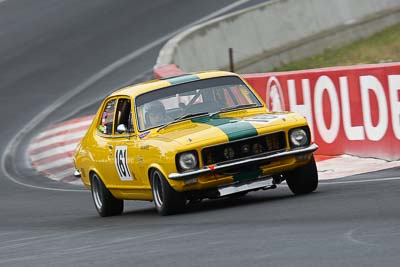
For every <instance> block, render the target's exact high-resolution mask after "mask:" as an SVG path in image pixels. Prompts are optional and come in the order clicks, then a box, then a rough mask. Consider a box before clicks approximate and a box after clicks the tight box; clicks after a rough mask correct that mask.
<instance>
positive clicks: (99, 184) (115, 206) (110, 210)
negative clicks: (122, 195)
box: [90, 173, 124, 217]
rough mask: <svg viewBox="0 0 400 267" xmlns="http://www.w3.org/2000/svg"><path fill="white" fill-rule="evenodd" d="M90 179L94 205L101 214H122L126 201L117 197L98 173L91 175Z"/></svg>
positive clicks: (103, 215) (104, 215)
mask: <svg viewBox="0 0 400 267" xmlns="http://www.w3.org/2000/svg"><path fill="white" fill-rule="evenodd" d="M90 180H91V188H92V190H91V191H92V197H93V202H94V206H95V207H96V210H97V212H98V213H99V215H100V216H102V217H108V216H113V215H119V214H121V213H122V211H123V210H124V201H123V200H121V199H117V198H115V197H114V196H113V195H112V194H111V192H110V191H109V190H108V189H107V188H106V186H105V185H104V183H103V181H102V180H101V179H100V177H99V176H98V175H97V174H96V173H93V174H92V175H91V179H90Z"/></svg>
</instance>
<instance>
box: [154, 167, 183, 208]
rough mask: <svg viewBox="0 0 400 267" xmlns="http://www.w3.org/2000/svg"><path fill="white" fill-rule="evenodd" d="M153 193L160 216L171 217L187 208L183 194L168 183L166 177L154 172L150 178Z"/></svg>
mask: <svg viewBox="0 0 400 267" xmlns="http://www.w3.org/2000/svg"><path fill="white" fill-rule="evenodd" d="M150 181H151V191H152V193H153V199H154V205H155V206H156V209H157V212H158V213H159V214H160V215H163V216H165V215H170V214H175V213H179V212H182V211H183V210H184V209H185V206H186V197H185V195H184V194H183V193H179V192H176V191H175V190H174V189H173V188H172V187H171V186H170V185H169V183H168V182H167V180H166V179H165V177H164V175H162V173H161V172H160V171H158V170H154V171H153V172H152V173H151V176H150Z"/></svg>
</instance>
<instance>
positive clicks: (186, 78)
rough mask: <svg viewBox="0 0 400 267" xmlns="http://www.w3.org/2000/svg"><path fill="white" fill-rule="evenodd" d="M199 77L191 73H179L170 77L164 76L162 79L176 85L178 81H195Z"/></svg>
mask: <svg viewBox="0 0 400 267" xmlns="http://www.w3.org/2000/svg"><path fill="white" fill-rule="evenodd" d="M199 79H200V78H199V77H198V76H196V75H193V74H184V75H180V76H176V77H172V78H166V79H163V80H164V81H167V82H170V83H171V84H173V85H177V84H180V83H186V82H191V81H195V80H199Z"/></svg>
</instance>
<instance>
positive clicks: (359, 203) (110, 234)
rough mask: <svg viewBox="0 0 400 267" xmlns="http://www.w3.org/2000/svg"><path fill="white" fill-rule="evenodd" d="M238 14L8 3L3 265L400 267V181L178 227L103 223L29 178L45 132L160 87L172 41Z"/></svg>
mask: <svg viewBox="0 0 400 267" xmlns="http://www.w3.org/2000/svg"><path fill="white" fill-rule="evenodd" d="M229 3H231V1H228V0H226V1H222V0H221V1H212V0H207V1H205V0H203V1H187V0H185V1H184V0H181V1H173V0H170V1H167V0H158V1H128V0H125V1H123V0H117V1H105V0H97V1H78V0H70V1H61V0H42V1H29V0H7V1H0V40H1V41H0V96H1V98H0V114H1V116H2V119H3V123H2V127H1V128H0V136H1V139H0V148H1V152H2V153H1V154H2V155H3V156H2V162H1V163H2V169H1V173H0V216H1V217H0V218H1V219H0V266H109V265H117V264H118V265H120V266H128V265H130V266H172V265H175V266H239V265H241V266H270V265H271V266H273V265H281V266H378V265H379V266H398V265H399V262H400V254H399V253H398V251H399V249H398V248H399V247H400V224H399V219H400V206H399V205H398V203H400V177H399V176H400V175H399V171H400V169H399V168H395V169H390V170H386V171H379V172H375V173H369V174H364V175H358V176H353V177H344V178H341V179H335V180H330V181H324V182H321V183H320V187H319V189H318V191H317V192H315V193H313V194H310V195H308V196H302V197H294V196H293V195H292V194H291V193H290V192H289V190H288V189H287V187H286V186H284V185H283V186H281V187H279V188H278V189H276V190H271V191H265V192H264V191H263V192H255V193H252V194H249V195H248V196H247V197H246V198H243V199H235V200H232V199H223V200H218V201H206V202H202V203H200V204H196V205H194V206H192V207H191V208H190V209H189V210H188V211H187V212H186V213H184V214H181V215H177V216H170V217H160V216H158V215H157V214H156V211H155V209H154V207H153V204H152V203H147V202H127V203H126V204H127V205H126V208H125V213H124V214H123V215H122V216H118V217H112V218H100V217H98V216H97V214H96V212H95V210H94V207H93V204H92V200H91V197H90V194H89V193H88V192H87V191H84V190H82V188H80V187H73V186H65V185H61V184H58V183H54V182H52V181H49V180H47V179H45V178H44V177H41V176H39V175H37V174H35V173H34V172H32V170H31V169H30V168H29V166H28V163H27V161H26V156H25V155H24V153H25V152H24V151H25V150H24V148H25V149H26V147H25V144H26V143H28V142H29V140H30V139H31V138H33V137H34V136H35V134H36V133H37V132H38V131H39V130H40V129H42V128H43V127H46V126H48V125H51V124H53V123H55V122H58V121H60V120H62V119H65V118H70V117H73V116H74V115H77V114H79V115H85V114H93V112H94V108H95V106H96V101H97V102H98V101H99V99H100V98H102V97H103V96H105V94H107V93H108V92H109V91H110V90H112V89H114V88H117V87H119V86H121V85H124V84H126V83H131V82H134V81H140V80H144V79H147V78H150V76H151V68H152V66H153V64H154V62H155V59H156V56H157V53H158V50H159V48H160V46H161V45H162V43H163V41H164V40H165V39H166V37H167V35H168V34H171V33H173V32H175V31H176V30H179V29H181V28H182V27H184V26H185V25H188V24H190V23H192V22H194V21H197V20H199V19H201V18H204V17H207V16H208V15H209V14H211V13H213V12H214V11H216V10H219V9H220V8H223V7H224V6H225V5H227V4H229ZM134 51H139V52H140V53H139V52H137V53H136V54H133V53H135V52H134ZM127 55H131V58H129V59H130V60H127V59H126V56H127ZM120 59H126V60H125V61H126V62H125V61H119V60H120ZM115 62H119V63H121V65H118V64H117V65H113V66H114V67H115V68H109V66H110V65H112V64H113V63H115ZM99 72H101V73H102V74H107V75H104V77H103V76H101V75H97V74H98V73H99ZM83 85H85V86H86V85H89V86H86V87H87V88H86V89H87V90H85V91H83V92H82V93H79V94H76V95H72V96H71V97H69V98H68V99H69V101H64V100H66V99H67V98H66V97H65V95H66V94H68V93H70V92H71V91H74V89H76V90H75V91H76V92H78V91H79V90H78V89H80V88H82V87H83ZM63 96H64V98H63ZM54 103H62V105H61V104H60V105H56V104H54ZM82 106H84V107H85V108H84V109H80V107H82ZM49 107H53V110H54V111H53V112H49V113H48V114H44V113H43V116H38V115H37V114H41V112H43V111H44V110H46V109H47V110H48V108H49ZM34 118H36V121H35V123H31V121H32V119H34ZM29 126H34V127H29ZM21 129H22V130H21ZM10 141H13V142H12V143H10ZM14 144H18V146H17V145H14Z"/></svg>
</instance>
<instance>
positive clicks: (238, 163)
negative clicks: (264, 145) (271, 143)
mask: <svg viewBox="0 0 400 267" xmlns="http://www.w3.org/2000/svg"><path fill="white" fill-rule="evenodd" d="M317 149H318V146H317V145H316V144H312V145H310V146H309V147H306V148H297V149H293V150H290V151H284V152H277V153H275V154H272V155H266V156H261V157H257V158H247V159H243V160H240V161H235V162H231V163H225V164H214V165H212V166H205V167H204V168H203V169H200V170H194V171H189V172H183V173H171V174H169V175H168V178H169V179H172V180H185V179H190V178H193V177H197V176H199V175H203V174H207V173H211V172H215V171H222V170H226V169H229V168H232V167H241V166H244V165H247V164H254V163H261V162H262V161H266V160H273V159H277V158H282V157H286V156H294V155H301V154H308V153H312V152H314V151H315V150H317Z"/></svg>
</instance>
